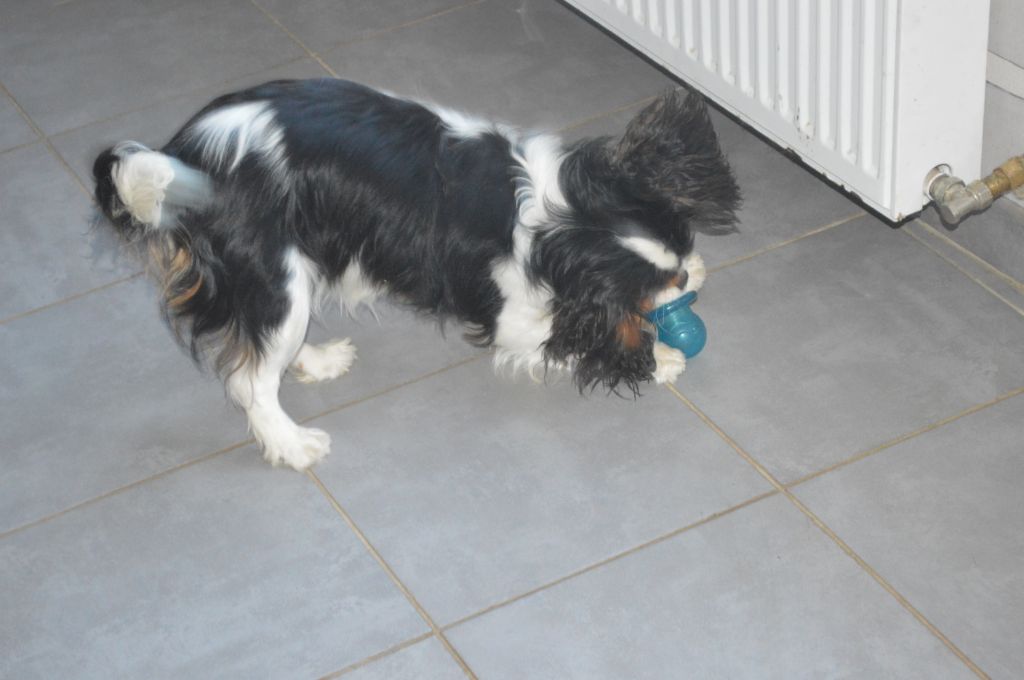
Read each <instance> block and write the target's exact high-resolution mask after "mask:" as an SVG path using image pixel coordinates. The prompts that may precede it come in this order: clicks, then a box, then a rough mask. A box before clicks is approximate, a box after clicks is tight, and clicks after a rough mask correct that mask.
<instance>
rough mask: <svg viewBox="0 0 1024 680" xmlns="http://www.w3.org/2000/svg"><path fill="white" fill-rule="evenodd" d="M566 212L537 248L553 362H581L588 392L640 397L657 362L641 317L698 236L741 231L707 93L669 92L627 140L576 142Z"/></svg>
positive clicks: (580, 377) (568, 168) (568, 167)
mask: <svg viewBox="0 0 1024 680" xmlns="http://www.w3.org/2000/svg"><path fill="white" fill-rule="evenodd" d="M559 184H560V188H561V191H562V193H563V194H564V196H565V203H566V207H565V208H564V209H557V208H555V209H551V210H550V214H551V216H552V221H553V224H552V225H550V228H549V229H546V230H544V231H543V232H542V235H541V236H540V238H539V240H538V241H537V242H536V247H535V248H534V250H533V267H532V269H533V271H534V272H535V273H536V274H537V275H538V276H539V277H540V278H541V279H543V280H544V282H545V284H546V285H547V286H549V287H550V288H551V290H552V292H553V293H554V302H553V310H552V311H553V321H552V332H551V335H550V338H549V339H548V342H547V343H546V344H545V347H544V351H545V356H546V358H547V359H548V360H549V361H552V362H559V363H566V364H570V365H572V366H573V374H574V379H575V381H576V384H577V385H578V386H579V388H580V390H581V391H582V390H585V389H592V388H594V387H596V386H598V385H602V386H604V387H607V388H608V389H610V390H616V389H617V388H619V387H620V386H625V387H626V388H628V389H629V390H630V391H631V392H633V393H636V392H637V390H638V388H639V384H640V383H641V382H644V381H647V380H649V379H650V378H651V374H652V372H653V369H654V356H653V351H652V350H653V344H654V336H653V333H652V332H651V328H650V327H649V325H648V324H647V323H646V322H645V321H644V314H645V313H646V312H647V311H649V310H650V309H651V308H652V307H653V299H654V296H655V295H656V294H657V293H658V292H660V291H662V290H664V289H666V288H667V287H669V286H672V285H676V284H678V283H679V282H680V279H681V278H682V277H684V276H685V274H684V272H683V270H682V261H683V258H684V257H685V256H686V255H687V254H689V253H690V252H691V250H692V249H693V234H694V232H695V231H702V232H722V231H728V230H731V229H732V228H733V227H734V224H735V221H736V216H735V211H736V208H737V207H738V204H739V200H740V196H739V189H738V188H737V186H736V181H735V179H734V177H733V175H732V172H731V171H730V169H729V165H728V162H727V161H726V160H725V158H724V156H723V155H722V152H721V149H720V148H719V145H718V139H717V137H716V135H715V132H714V129H713V128H712V125H711V120H710V118H709V116H708V112H707V108H706V106H705V104H704V100H703V99H702V98H701V97H700V96H699V95H696V94H692V93H690V94H688V95H682V94H679V93H676V92H670V93H667V94H665V95H663V96H661V97H660V98H659V99H657V100H656V101H655V102H653V103H652V104H650V105H649V106H647V107H646V108H645V109H643V110H642V111H641V112H640V113H639V114H637V116H636V117H635V118H634V119H633V120H632V121H631V122H630V123H629V125H628V127H627V129H626V131H625V133H624V135H623V136H622V138H621V139H617V140H614V139H611V138H600V139H589V140H584V141H582V142H579V143H578V144H576V145H575V146H574V147H572V148H571V149H570V150H569V152H568V154H567V155H566V157H565V158H564V160H563V163H562V166H561V169H560V176H559Z"/></svg>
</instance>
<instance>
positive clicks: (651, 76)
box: [324, 0, 672, 128]
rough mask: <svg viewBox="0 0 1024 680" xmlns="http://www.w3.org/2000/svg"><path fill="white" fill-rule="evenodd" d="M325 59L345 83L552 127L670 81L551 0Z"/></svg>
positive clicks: (458, 15)
mask: <svg viewBox="0 0 1024 680" xmlns="http://www.w3.org/2000/svg"><path fill="white" fill-rule="evenodd" d="M324 58H325V60H326V61H327V62H328V63H329V64H330V65H331V66H332V67H333V68H334V69H335V70H336V71H337V72H338V74H339V75H340V76H341V77H342V78H347V79H351V80H356V81H360V82H364V83H366V84H368V85H372V86H375V87H380V88H383V89H385V90H389V91H393V92H397V93H400V94H403V95H405V96H411V97H418V98H422V99H426V100H432V101H436V102H438V103H440V104H443V105H444V106H448V107H450V108H456V109H462V110H465V111H466V112H468V113H472V114H478V115H486V116H489V117H493V118H496V119H498V120H503V121H507V122H509V123H512V124H515V125H523V126H540V127H545V128H559V127H561V126H563V125H566V124H568V123H570V122H572V121H573V120H578V119H580V118H585V117H587V116H591V115H593V114H594V113H597V112H600V111H609V110H612V109H615V108H617V107H620V106H623V105H625V104H628V103H630V102H633V101H636V100H638V99H642V98H644V97H646V96H648V95H651V94H653V93H655V92H658V91H660V90H661V89H663V88H665V87H667V86H669V85H671V84H672V81H671V80H669V79H668V77H667V76H665V75H664V74H662V73H661V72H660V71H659V70H658V69H656V68H654V67H653V66H651V65H650V64H648V63H647V62H645V61H643V60H642V59H641V58H640V57H638V56H637V55H636V54H635V53H634V52H631V51H630V50H628V49H627V48H625V47H623V46H621V45H620V44H618V43H617V42H615V41H614V40H612V39H611V38H609V37H608V36H607V35H605V34H604V33H602V32H601V31H600V30H599V29H597V28H596V27H594V26H592V25H591V24H589V23H587V22H586V21H585V20H583V19H581V18H580V17H579V16H577V15H576V14H574V13H572V12H571V11H570V10H568V9H566V8H565V7H564V6H563V5H561V4H559V3H558V2H555V1H554V0H521V1H519V2H504V1H491V2H484V3H482V4H480V5H474V6H471V7H467V8H465V9H460V10H459V11H457V12H452V13H450V14H446V15H445V16H443V17H440V18H439V19H437V20H432V21H426V22H423V23H421V24H417V25H415V26H412V27H410V28H407V29H401V30H396V31H391V32H388V33H385V34H383V35H380V36H377V37H375V38H374V39H373V40H368V41H365V42H358V43H353V44H350V45H345V46H343V47H341V48H338V49H335V50H332V51H330V52H328V53H327V54H326V55H325V57H324Z"/></svg>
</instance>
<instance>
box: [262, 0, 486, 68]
mask: <svg viewBox="0 0 1024 680" xmlns="http://www.w3.org/2000/svg"><path fill="white" fill-rule="evenodd" d="M484 1H485V0H472V1H471V2H466V3H463V4H461V5H455V6H454V7H449V8H447V9H443V10H441V11H438V12H434V13H433V14H428V15H427V16H425V17H420V18H419V19H413V20H411V21H407V22H405V23H404V24H398V25H396V26H390V27H388V28H383V29H380V30H378V31H372V32H370V33H366V34H364V35H361V36H357V37H355V38H352V39H350V40H342V41H341V42H337V43H332V44H331V45H328V46H327V48H326V49H327V50H328V51H330V50H335V49H338V48H340V47H344V46H346V45H351V44H353V43H358V42H364V41H366V40H372V39H373V38H376V37H378V36H381V35H384V34H386V33H391V32H392V31H398V30H401V29H403V28H409V27H411V26H415V25H417V24H421V23H423V22H425V21H430V20H432V19H436V18H437V17H441V16H444V15H445V14H449V13H450V12H456V11H458V10H460V9H465V8H466V7H472V6H473V5H479V4H481V3H482V2H484ZM249 2H250V3H252V5H253V7H255V8H256V9H258V10H259V11H260V12H262V13H263V15H264V16H265V17H267V19H269V20H270V21H271V22H272V23H273V24H274V25H275V26H277V27H278V28H280V29H281V30H282V31H283V32H284V34H285V35H287V36H288V37H289V38H290V39H291V41H292V42H294V43H295V44H296V45H298V46H299V47H300V48H301V49H302V50H303V51H304V52H305V53H306V55H307V56H309V58H310V59H312V60H313V61H315V62H316V63H317V64H319V65H320V68H322V69H323V70H324V71H326V72H327V73H328V74H329V75H330V76H331V77H332V78H340V77H341V76H339V75H338V73H337V71H335V70H334V69H333V68H331V66H330V65H329V64H328V63H327V62H326V61H324V60H323V57H321V56H320V53H318V52H316V51H314V50H313V49H312V48H310V47H309V46H308V45H307V44H306V43H305V42H303V41H302V39H301V38H299V37H298V36H297V35H295V33H294V32H292V30H291V29H289V28H288V27H287V26H285V25H284V24H283V23H281V21H280V20H279V19H278V18H277V17H276V16H274V15H273V14H272V13H271V12H270V10H268V9H266V8H265V7H263V5H261V4H260V3H259V2H257V0H249Z"/></svg>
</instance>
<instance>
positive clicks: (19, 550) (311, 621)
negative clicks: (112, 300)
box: [0, 451, 426, 679]
mask: <svg viewBox="0 0 1024 680" xmlns="http://www.w3.org/2000/svg"><path fill="white" fill-rule="evenodd" d="M0 570H2V571H3V574H4V578H3V582H2V584H0V610H2V611H3V612H4V615H3V617H0V676H3V677H7V678H72V677H73V678H104V679H106V678H122V677H123V678H140V677H147V678H171V677H176V678H182V677H189V678H227V677H239V678H240V677H245V678H256V677H265V678H292V677H294V678H310V677H316V676H319V675H322V674H324V673H328V672H330V671H332V670H336V669H338V668H341V667H344V666H346V665H348V664H351V663H353V662H355V661H358V660H360V659H363V658H365V657H367V656H369V655H371V654H374V653H376V652H379V651H381V650H383V649H386V648H388V647H391V646H393V645H395V644H397V643H399V642H401V641H402V640H405V639H408V638H411V637H414V636H416V635H418V634H421V633H423V632H425V630H426V625H425V623H424V622H423V620H422V619H421V618H420V617H419V615H417V614H416V611H415V610H414V609H413V608H412V606H411V605H409V603H408V602H407V601H406V599H405V598H404V597H403V596H402V594H401V593H400V592H399V591H398V589H397V588H395V587H394V584H392V583H391V581H390V579H388V577H387V576H386V574H385V573H384V572H383V570H381V569H380V567H379V565H378V564H377V563H376V561H375V560H374V559H373V558H372V557H371V556H370V555H369V553H367V552H366V550H365V549H364V548H363V546H362V544H361V543H360V542H359V541H358V540H357V539H356V537H355V536H354V535H353V534H352V532H351V531H350V530H349V528H348V527H347V526H346V524H345V523H344V521H343V520H342V519H341V518H340V517H339V516H338V515H337V513H335V512H334V510H333V509H332V508H331V506H330V504H329V503H328V502H327V501H326V499H324V497H323V495H322V494H320V493H319V492H318V490H317V489H316V487H315V485H314V484H312V482H311V481H310V480H309V479H307V478H306V477H304V476H301V475H285V474H281V473H280V472H278V471H275V470H272V469H271V468H269V467H268V466H266V465H264V464H262V463H261V462H259V461H257V460H256V456H255V455H254V453H253V452H252V451H239V452H235V453H232V454H228V455H225V456H221V457H218V458H215V459H213V460H211V461H207V462H205V463H201V464H199V465H196V466H193V467H189V468H186V469H184V470H181V471H178V472H176V473H173V474H171V475H168V476H166V477H162V478H160V479H158V480H154V481H152V482H149V483H147V484H144V485H142V486H139V487H136V488H134V489H131V490H129V491H126V492H125V493H122V494H118V495H116V496H113V497H111V498H108V499H105V500H103V501H101V502H99V503H96V504H94V505H91V506H89V507H87V508H85V509H82V510H81V511H78V512H75V513H71V514H68V515H65V516H63V517H60V518H57V519H55V520H53V521H51V522H48V523H46V524H43V525H40V526H38V527H34V528H32V529H29V530H27V531H24V532H21V533H18V534H15V535H14V536H11V537H9V538H7V539H5V540H3V541H0Z"/></svg>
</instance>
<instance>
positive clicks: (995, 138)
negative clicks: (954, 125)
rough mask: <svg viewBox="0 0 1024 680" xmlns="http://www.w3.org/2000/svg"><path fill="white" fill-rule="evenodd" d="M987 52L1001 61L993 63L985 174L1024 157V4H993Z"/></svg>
mask: <svg viewBox="0 0 1024 680" xmlns="http://www.w3.org/2000/svg"><path fill="white" fill-rule="evenodd" d="M965 6H967V7H969V6H970V5H969V4H966V5H965ZM988 49H989V52H990V53H991V54H994V55H996V57H997V58H998V59H1000V60H1002V61H1001V62H1000V63H999V64H998V67H999V68H998V69H995V68H994V67H995V66H996V65H995V64H992V63H991V62H992V61H994V60H991V59H990V68H989V83H990V84H989V86H988V95H987V97H986V100H985V143H984V147H983V153H982V163H983V168H982V171H983V172H988V171H989V170H991V169H993V168H994V167H996V166H997V165H999V164H1000V163H1002V162H1003V161H1004V160H1006V159H1007V158H1009V157H1010V156H1014V155H1020V154H1024V91H1022V89H1021V88H1024V0H992V14H991V20H990V23H989V46H988ZM997 73H998V74H999V75H998V77H997V76H996V74H997ZM993 81H997V84H995V85H994V84H992V82H993Z"/></svg>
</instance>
